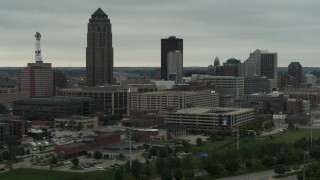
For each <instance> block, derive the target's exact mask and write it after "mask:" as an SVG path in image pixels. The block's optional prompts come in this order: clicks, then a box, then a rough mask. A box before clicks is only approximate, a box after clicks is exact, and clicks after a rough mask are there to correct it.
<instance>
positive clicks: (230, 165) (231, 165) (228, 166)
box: [224, 159, 239, 173]
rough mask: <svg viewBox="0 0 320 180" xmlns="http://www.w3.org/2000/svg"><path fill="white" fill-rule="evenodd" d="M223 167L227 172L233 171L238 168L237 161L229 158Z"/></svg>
mask: <svg viewBox="0 0 320 180" xmlns="http://www.w3.org/2000/svg"><path fill="white" fill-rule="evenodd" d="M224 167H225V168H226V170H227V171H229V172H232V173H233V172H235V171H237V170H238V169H239V163H238V162H237V161H236V160H234V159H233V160H229V161H228V162H227V163H226V164H225V165H224Z"/></svg>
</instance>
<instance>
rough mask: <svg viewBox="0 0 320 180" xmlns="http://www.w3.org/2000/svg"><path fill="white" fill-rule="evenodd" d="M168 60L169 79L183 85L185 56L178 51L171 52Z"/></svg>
mask: <svg viewBox="0 0 320 180" xmlns="http://www.w3.org/2000/svg"><path fill="white" fill-rule="evenodd" d="M167 59H168V62H167V73H168V74H167V79H168V80H172V81H175V83H176V84H179V83H182V76H183V54H182V53H181V52H180V51H178V50H177V51H174V52H169V53H168V57H167Z"/></svg>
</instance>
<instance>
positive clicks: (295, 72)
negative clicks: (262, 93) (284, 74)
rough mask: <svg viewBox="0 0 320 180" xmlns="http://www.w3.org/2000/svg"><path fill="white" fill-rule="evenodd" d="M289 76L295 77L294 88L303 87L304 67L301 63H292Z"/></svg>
mask: <svg viewBox="0 0 320 180" xmlns="http://www.w3.org/2000/svg"><path fill="white" fill-rule="evenodd" d="M288 75H289V76H292V77H293V81H292V86H293V87H295V88H298V87H301V83H302V66H301V64H300V63H299V62H291V63H290V64H289V66H288Z"/></svg>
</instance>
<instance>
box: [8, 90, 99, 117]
mask: <svg viewBox="0 0 320 180" xmlns="http://www.w3.org/2000/svg"><path fill="white" fill-rule="evenodd" d="M12 106H13V111H12V113H13V114H14V115H20V116H22V115H26V113H34V114H35V115H40V116H43V117H49V116H50V117H54V118H55V117H68V116H73V115H80V116H91V115H93V111H94V107H95V102H94V101H93V100H92V99H91V98H87V97H62V96H54V97H48V98H30V99H26V100H20V101H15V102H13V104H12ZM46 120H47V119H46Z"/></svg>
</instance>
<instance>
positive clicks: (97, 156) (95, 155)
mask: <svg viewBox="0 0 320 180" xmlns="http://www.w3.org/2000/svg"><path fill="white" fill-rule="evenodd" d="M93 158H95V159H101V158H102V153H101V152H100V151H95V152H94V153H93Z"/></svg>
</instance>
